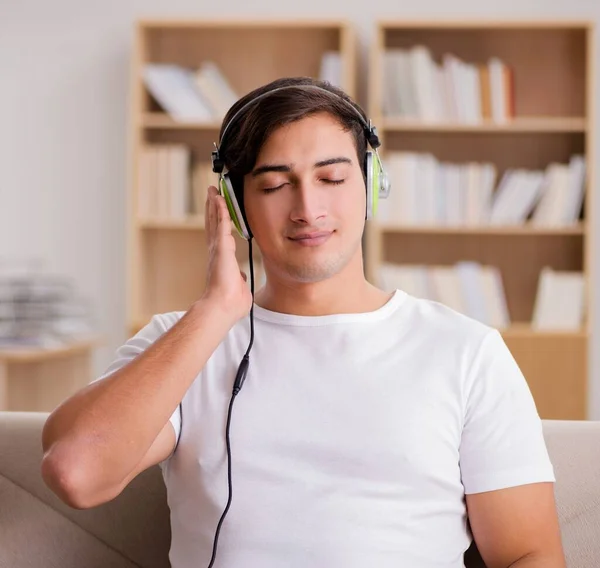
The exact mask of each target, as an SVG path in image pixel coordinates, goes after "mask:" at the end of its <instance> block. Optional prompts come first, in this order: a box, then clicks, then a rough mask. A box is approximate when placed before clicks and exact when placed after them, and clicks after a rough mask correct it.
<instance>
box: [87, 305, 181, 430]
mask: <svg viewBox="0 0 600 568" xmlns="http://www.w3.org/2000/svg"><path fill="white" fill-rule="evenodd" d="M166 331H167V328H166V326H165V324H164V323H163V322H162V320H161V318H160V315H159V314H157V315H154V316H153V317H152V319H151V320H150V322H149V323H148V324H146V325H145V326H144V327H143V328H142V329H141V330H140V331H138V332H137V333H136V334H135V335H134V336H133V337H131V338H130V339H128V340H127V341H126V342H125V343H124V344H123V345H121V346H120V347H119V348H118V349H117V352H116V355H115V359H114V360H113V361H112V363H111V364H110V365H109V366H108V367H107V368H106V370H105V371H104V372H103V373H102V374H101V375H100V376H99V377H98V378H96V379H94V381H92V382H95V381H100V380H102V379H105V378H106V377H108V376H109V375H112V374H113V373H114V372H116V371H118V370H119V369H121V368H122V367H124V366H125V365H126V364H127V363H129V362H130V361H132V360H133V359H135V358H136V357H137V356H138V355H139V354H140V353H142V352H143V351H145V350H146V349H147V348H148V347H149V346H150V345H152V344H153V343H154V342H155V341H156V340H157V339H158V338H159V337H160V336H161V335H162V334H163V333H165V332H166ZM169 420H170V422H171V424H172V425H173V429H174V430H175V439H176V441H177V442H179V436H180V435H181V404H179V405H178V406H177V408H176V409H175V410H174V412H173V414H171V418H170V419H169Z"/></svg>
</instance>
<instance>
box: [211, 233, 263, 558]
mask: <svg viewBox="0 0 600 568" xmlns="http://www.w3.org/2000/svg"><path fill="white" fill-rule="evenodd" d="M248 257H249V262H250V293H251V295H252V304H251V306H250V342H249V343H248V348H247V349H246V353H245V354H244V357H243V358H242V361H241V362H240V365H239V367H238V370H237V373H236V377H235V381H234V384H233V390H232V393H231V398H230V400H229V410H228V411H227V426H226V428H225V440H226V446H227V480H228V488H229V496H228V498H227V505H226V506H225V509H224V510H223V514H222V515H221V518H220V519H219V524H218V525H217V530H216V532H215V537H214V541H213V550H212V557H211V559H210V564H209V565H208V568H212V566H213V565H214V562H215V558H216V556H217V545H218V542H219V533H220V532H221V526H222V525H223V521H224V520H225V516H226V515H227V512H228V511H229V507H230V506H231V498H232V495H233V488H232V481H231V440H230V438H229V427H230V425H231V410H232V408H233V401H234V400H235V397H236V396H237V395H238V393H239V392H240V390H241V389H242V386H243V384H244V380H245V379H246V373H247V372H248V365H249V363H250V350H251V349H252V346H253V344H254V262H253V258H252V239H251V238H250V239H248Z"/></svg>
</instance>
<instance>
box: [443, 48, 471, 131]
mask: <svg viewBox="0 0 600 568" xmlns="http://www.w3.org/2000/svg"><path fill="white" fill-rule="evenodd" d="M442 65H443V69H444V74H445V76H446V85H448V90H449V92H450V95H449V98H450V100H451V101H452V110H453V112H452V116H451V119H452V120H454V121H456V122H466V116H467V114H468V109H467V102H466V101H465V98H464V93H463V91H462V89H461V84H462V68H463V65H464V63H463V61H462V60H461V59H459V58H458V57H456V56H455V55H453V54H451V53H446V54H444V55H443V57H442Z"/></svg>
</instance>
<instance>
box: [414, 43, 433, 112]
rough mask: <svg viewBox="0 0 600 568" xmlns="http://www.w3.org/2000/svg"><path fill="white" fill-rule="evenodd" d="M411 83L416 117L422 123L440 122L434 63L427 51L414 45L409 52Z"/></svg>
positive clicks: (423, 47)
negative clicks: (416, 109)
mask: <svg viewBox="0 0 600 568" xmlns="http://www.w3.org/2000/svg"><path fill="white" fill-rule="evenodd" d="M409 57H410V68H411V75H412V80H413V81H412V82H413V85H414V87H415V92H416V100H417V108H418V116H419V118H420V119H421V120H422V121H424V122H435V121H438V120H440V112H439V111H440V109H439V103H438V99H437V97H438V92H437V81H436V78H435V75H436V71H435V62H434V61H433V58H432V56H431V52H430V51H429V49H428V48H427V47H425V46H423V45H415V46H414V47H412V48H411V50H410V52H409Z"/></svg>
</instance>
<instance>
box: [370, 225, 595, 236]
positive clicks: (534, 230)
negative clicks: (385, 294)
mask: <svg viewBox="0 0 600 568" xmlns="http://www.w3.org/2000/svg"><path fill="white" fill-rule="evenodd" d="M374 228H376V229H379V230H380V231H382V232H385V233H406V234H422V235H439V236H443V235H473V236H484V235H502V236H510V235H519V236H532V237H533V236H542V235H547V236H552V235H555V236H563V235H564V236H573V235H575V236H578V235H581V236H583V235H584V234H585V225H584V224H583V223H578V224H577V225H573V226H567V227H532V226H529V225H516V226H487V227H461V226H455V227H453V226H447V227H444V226H439V227H435V226H420V225H415V226H410V225H404V226H402V225H394V224H389V223H376V224H374Z"/></svg>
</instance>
